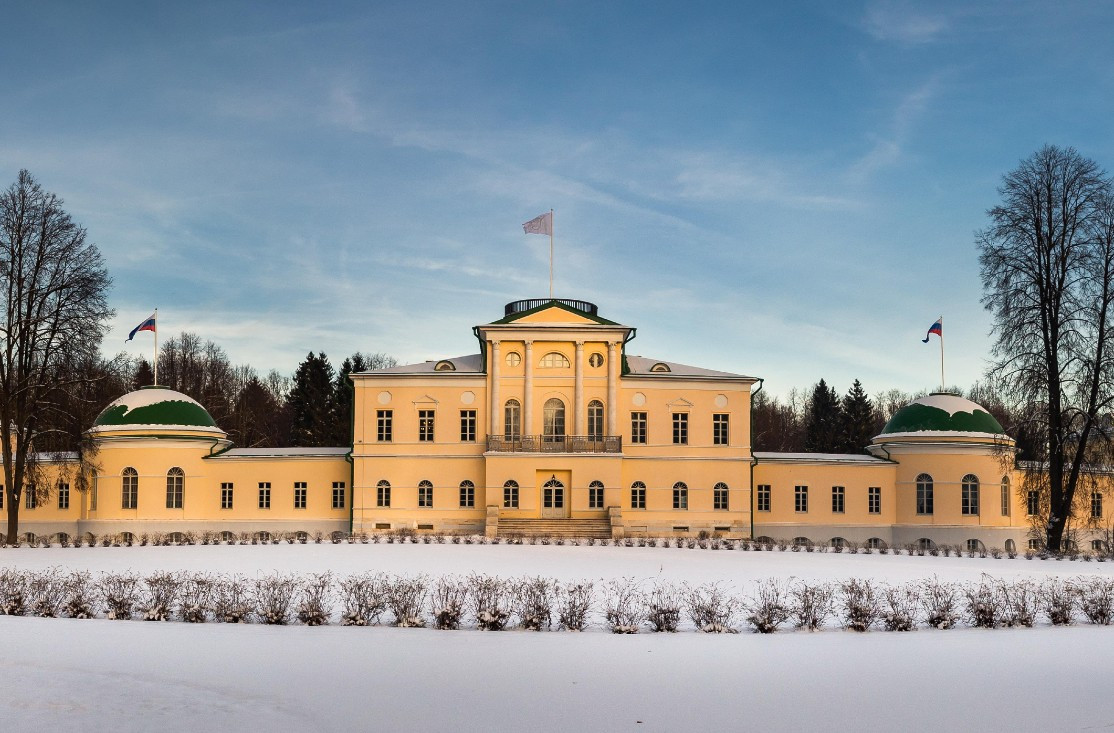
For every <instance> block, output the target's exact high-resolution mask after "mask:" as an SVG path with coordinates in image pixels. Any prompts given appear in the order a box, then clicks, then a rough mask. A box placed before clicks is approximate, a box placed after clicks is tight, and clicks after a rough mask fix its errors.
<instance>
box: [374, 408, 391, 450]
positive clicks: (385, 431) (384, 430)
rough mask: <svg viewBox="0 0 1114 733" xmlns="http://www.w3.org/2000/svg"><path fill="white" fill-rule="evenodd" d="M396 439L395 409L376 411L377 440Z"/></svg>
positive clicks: (389, 440) (388, 440)
mask: <svg viewBox="0 0 1114 733" xmlns="http://www.w3.org/2000/svg"><path fill="white" fill-rule="evenodd" d="M393 441H394V410H376V411H375V442H377V443H390V442H393Z"/></svg>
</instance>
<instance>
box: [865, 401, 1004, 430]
mask: <svg viewBox="0 0 1114 733" xmlns="http://www.w3.org/2000/svg"><path fill="white" fill-rule="evenodd" d="M926 432H927V433H941V432H946V433H983V434H988V435H1003V434H1005V432H1006V431H1005V430H1003V429H1002V426H1001V425H1000V424H999V423H998V421H997V420H995V419H994V416H993V415H991V414H990V413H989V412H987V411H986V408H984V407H983V406H982V405H980V404H978V403H977V402H972V401H971V400H968V399H964V398H963V397H960V396H959V395H955V394H950V393H947V392H934V393H933V394H930V395H928V396H927V397H921V398H919V399H916V400H913V401H912V402H910V403H909V404H908V405H906V406H905V407H902V408H901V409H900V410H898V411H897V412H895V413H894V416H893V417H891V418H890V421H889V422H887V423H886V427H884V428H882V433H881V435H880V436H879V437H881V436H883V435H894V434H899V433H901V434H904V433H926Z"/></svg>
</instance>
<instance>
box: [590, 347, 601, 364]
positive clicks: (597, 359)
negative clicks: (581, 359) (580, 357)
mask: <svg viewBox="0 0 1114 733" xmlns="http://www.w3.org/2000/svg"><path fill="white" fill-rule="evenodd" d="M588 366H592V367H601V366H603V354H601V353H600V352H598V351H596V352H594V353H593V354H592V355H591V356H589V357H588Z"/></svg>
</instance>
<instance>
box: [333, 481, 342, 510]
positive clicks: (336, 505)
mask: <svg viewBox="0 0 1114 733" xmlns="http://www.w3.org/2000/svg"><path fill="white" fill-rule="evenodd" d="M343 508H344V482H343V481H334V482H333V509H343Z"/></svg>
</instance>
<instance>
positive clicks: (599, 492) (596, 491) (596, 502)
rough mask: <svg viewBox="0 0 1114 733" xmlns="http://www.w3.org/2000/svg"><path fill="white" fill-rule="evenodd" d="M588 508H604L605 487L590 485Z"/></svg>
mask: <svg viewBox="0 0 1114 733" xmlns="http://www.w3.org/2000/svg"><path fill="white" fill-rule="evenodd" d="M588 508H589V509H603V487H602V486H589V487H588Z"/></svg>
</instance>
